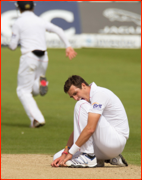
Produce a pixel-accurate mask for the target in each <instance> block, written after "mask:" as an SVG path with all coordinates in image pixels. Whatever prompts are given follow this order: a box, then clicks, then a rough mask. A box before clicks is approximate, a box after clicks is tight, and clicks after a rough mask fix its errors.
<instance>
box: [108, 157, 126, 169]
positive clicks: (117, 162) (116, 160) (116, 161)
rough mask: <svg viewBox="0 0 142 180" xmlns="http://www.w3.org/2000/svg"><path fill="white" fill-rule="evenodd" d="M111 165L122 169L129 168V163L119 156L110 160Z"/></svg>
mask: <svg viewBox="0 0 142 180" xmlns="http://www.w3.org/2000/svg"><path fill="white" fill-rule="evenodd" d="M110 164H112V165H119V166H122V167H125V166H128V163H127V161H126V160H125V159H124V157H123V156H122V155H121V154H119V155H118V156H117V157H115V158H112V159H110Z"/></svg>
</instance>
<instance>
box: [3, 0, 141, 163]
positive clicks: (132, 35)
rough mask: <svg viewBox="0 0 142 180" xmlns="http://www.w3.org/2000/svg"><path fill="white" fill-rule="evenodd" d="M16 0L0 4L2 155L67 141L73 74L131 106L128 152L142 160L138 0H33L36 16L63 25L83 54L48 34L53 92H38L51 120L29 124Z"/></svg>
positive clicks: (131, 159) (44, 149) (51, 148)
mask: <svg viewBox="0 0 142 180" xmlns="http://www.w3.org/2000/svg"><path fill="white" fill-rule="evenodd" d="M14 3H15V2H14V1H2V2H1V153H2V154H6V153H8V154H20V153H21V154H51V155H53V154H54V153H56V152H57V151H59V150H60V149H63V148H64V147H65V145H66V142H67V140H68V137H69V135H70V134H71V132H72V130H73V109H74V105H75V101H74V100H71V99H70V98H69V97H68V95H67V94H65V93H64V91H63V86H64V82H65V81H66V80H67V78H68V77H69V76H71V75H73V74H76V75H80V76H82V77H83V78H84V79H85V80H86V81H87V82H88V83H91V82H93V81H94V82H95V83H96V84H97V85H98V86H102V87H106V88H108V89H110V90H112V91H113V92H114V93H115V94H116V95H117V96H118V97H119V98H120V99H121V101H122V103H123V104H124V107H125V109H126V112H127V115H128V119H129V126H130V137H129V139H128V142H127V144H126V147H125V149H124V151H123V153H122V154H123V155H124V157H125V159H126V160H127V161H128V163H129V164H136V165H140V164H141V2H140V1H127V2H126V1H106V2H104V1H90V2H89V1H87V2H83V1H79V2H77V1H76V2H71V1H69V2H68V1H66V2H63V1H59V2H58V1H35V3H36V6H35V11H34V12H35V14H37V15H38V16H40V17H42V18H44V19H45V20H47V21H51V22H52V23H54V24H56V25H58V26H60V27H61V28H63V29H64V31H65V33H66V36H67V37H68V39H69V41H70V43H71V45H72V46H73V47H74V48H75V50H76V52H77V53H78V55H77V57H76V58H75V59H73V60H72V61H70V60H68V59H67V58H66V57H65V49H64V45H63V43H62V42H61V41H60V40H59V38H58V37H57V36H56V35H55V34H52V33H47V34H46V40H47V51H48V55H49V65H48V69H47V72H46V77H47V79H48V81H49V92H48V93H47V95H46V96H44V97H41V96H38V97H35V100H36V102H37V104H38V106H39V108H40V110H41V112H42V113H43V115H44V117H45V120H46V125H45V126H44V127H42V128H39V129H30V128H29V125H30V121H29V119H28V117H27V115H26V113H25V111H24V109H23V107H22V104H21V102H20V101H19V99H18V97H17V94H16V87H17V71H18V66H19V58H20V55H21V52H20V47H18V48H17V49H16V50H15V51H10V50H9V49H8V48H7V45H8V43H9V40H10V36H11V33H12V32H11V27H12V25H13V23H14V21H15V20H16V18H17V17H18V16H20V13H19V12H18V10H16V8H15V5H14Z"/></svg>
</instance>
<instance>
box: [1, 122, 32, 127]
mask: <svg viewBox="0 0 142 180" xmlns="http://www.w3.org/2000/svg"><path fill="white" fill-rule="evenodd" d="M2 126H11V127H22V128H23V127H24V128H29V127H30V124H28V125H27V124H18V123H15V124H13V123H1V128H2Z"/></svg>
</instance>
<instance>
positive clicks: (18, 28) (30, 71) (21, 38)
mask: <svg viewBox="0 0 142 180" xmlns="http://www.w3.org/2000/svg"><path fill="white" fill-rule="evenodd" d="M16 6H17V7H18V9H19V10H20V12H21V16H20V17H19V18H18V19H17V20H16V21H15V23H14V25H13V28H12V37H11V40H10V44H9V48H10V49H11V50H14V49H16V48H17V45H18V43H20V44H21V53H22V55H21V58H20V65H19V70H18V86H17V95H18V97H19V99H20V101H21V103H22V105H23V107H24V109H25V111H26V113H27V115H28V117H29V119H30V121H31V125H30V126H31V127H33V128H36V127H40V126H42V125H44V124H45V119H44V117H43V115H42V113H41V111H40V110H39V108H38V106H37V104H36V102H35V100H34V98H33V95H34V96H35V95H38V94H40V95H42V96H43V95H45V94H46V93H47V90H48V81H47V80H46V78H45V73H46V69H47V66H48V55H47V51H46V39H45V32H46V31H48V32H54V33H56V34H57V35H58V36H59V37H60V39H61V40H62V41H63V42H64V44H65V47H66V56H67V57H68V58H69V59H70V60H71V59H72V58H74V57H75V56H76V54H77V53H76V52H75V51H74V50H73V48H72V47H71V45H70V43H69V41H68V40H67V38H66V37H65V33H64V31H63V30H62V29H61V28H60V27H58V26H56V25H54V24H52V23H50V22H46V21H44V20H43V19H41V18H40V17H38V16H36V15H35V14H34V12H33V9H34V3H33V1H17V3H16Z"/></svg>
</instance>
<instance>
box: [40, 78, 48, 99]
mask: <svg viewBox="0 0 142 180" xmlns="http://www.w3.org/2000/svg"><path fill="white" fill-rule="evenodd" d="M47 91H48V81H47V79H46V77H45V76H40V87H39V93H40V95H41V96H44V95H45V94H46V93H47Z"/></svg>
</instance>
